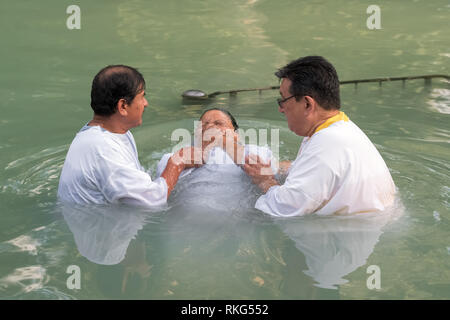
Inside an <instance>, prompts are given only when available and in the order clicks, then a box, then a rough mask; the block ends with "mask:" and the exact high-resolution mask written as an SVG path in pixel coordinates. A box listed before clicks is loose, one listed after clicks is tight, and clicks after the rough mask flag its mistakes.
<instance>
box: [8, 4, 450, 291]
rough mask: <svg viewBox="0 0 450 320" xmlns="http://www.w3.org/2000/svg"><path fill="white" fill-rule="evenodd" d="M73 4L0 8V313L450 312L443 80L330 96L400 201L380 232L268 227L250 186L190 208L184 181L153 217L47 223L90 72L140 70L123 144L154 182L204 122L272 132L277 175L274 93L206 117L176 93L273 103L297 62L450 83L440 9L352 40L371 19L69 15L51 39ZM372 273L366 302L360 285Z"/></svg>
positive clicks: (90, 213)
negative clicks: (278, 304)
mask: <svg viewBox="0 0 450 320" xmlns="http://www.w3.org/2000/svg"><path fill="white" fill-rule="evenodd" d="M71 4H73V3H72V1H66V0H64V1H50V0H44V1H39V2H31V1H12V0H4V1H2V2H1V4H0V9H1V10H0V16H1V19H0V32H1V39H2V45H1V49H0V58H1V61H2V62H3V63H2V64H1V66H0V96H1V100H0V109H1V111H2V116H1V117H0V210H1V211H0V299H109V298H121V299H449V298H450V240H449V239H450V229H449V222H450V221H449V219H450V210H449V209H450V184H449V181H450V179H449V177H450V174H449V172H450V170H449V168H450V164H449V159H450V149H449V143H450V126H449V123H450V85H449V82H448V81H445V80H442V79H434V80H433V81H432V83H431V84H427V85H426V84H425V83H424V81H423V80H412V81H407V82H406V83H405V84H404V85H403V84H402V82H391V83H384V84H383V85H382V86H379V85H378V83H368V84H360V85H358V87H357V88H356V89H355V87H354V86H353V85H343V86H341V101H342V110H343V111H344V112H345V113H346V114H347V115H348V116H349V117H350V119H351V120H352V121H354V122H355V123H356V124H357V125H359V127H360V128H361V129H362V130H364V132H366V134H367V135H368V136H369V137H370V139H371V140H372V141H373V142H374V144H375V145H376V147H377V148H378V150H379V151H380V153H381V155H382V156H383V158H384V159H385V161H386V163H387V165H388V167H389V169H390V170H391V174H392V176H393V179H394V181H395V183H396V186H397V188H398V191H399V192H398V199H397V204H396V207H395V208H394V209H393V210H392V212H389V213H386V214H385V215H383V216H377V215H375V216H371V215H366V216H363V217H359V216H356V217H352V218H348V217H328V218H319V217H315V216H308V217H303V218H297V219H291V220H274V219H271V218H269V217H267V216H265V215H264V214H262V213H261V212H258V211H256V210H254V209H252V202H254V200H255V199H256V198H257V196H258V191H257V190H255V189H254V188H252V186H251V185H250V184H249V181H247V180H245V178H243V177H239V176H238V177H228V178H227V179H225V178H224V179H223V180H220V179H221V177H220V176H219V175H217V172H216V173H215V174H216V176H214V172H213V174H212V177H213V178H214V179H215V182H213V183H211V184H210V185H206V186H204V188H203V191H201V192H200V191H198V193H197V195H198V199H199V200H198V201H192V199H193V196H195V195H196V194H195V192H196V189H195V188H190V187H189V184H188V182H184V184H183V181H181V183H180V185H179V186H177V188H176V190H175V193H174V196H173V197H172V199H171V206H172V207H171V209H170V210H165V211H162V212H143V211H142V210H137V209H135V208H127V207H119V208H111V207H106V208H105V207H100V208H90V209H89V210H85V209H77V208H62V207H61V206H59V205H58V203H57V199H56V191H57V185H58V179H59V174H60V171H61V168H62V165H63V163H64V159H65V155H66V152H67V150H68V147H69V145H70V142H71V141H72V139H73V137H74V135H75V134H76V132H77V131H78V130H79V129H80V128H81V127H82V126H83V125H84V124H85V123H86V122H87V121H89V120H90V118H91V117H92V111H91V109H90V106H89V102H90V85H91V81H92V78H93V76H94V75H95V74H96V73H97V72H98V70H100V69H101V68H102V67H104V66H105V65H108V64H127V65H131V66H134V67H137V68H138V69H139V70H140V71H141V72H142V73H143V75H144V77H145V79H146V81H147V97H148V100H149V107H148V108H147V109H146V112H145V113H144V118H143V125H142V126H140V127H138V128H135V129H133V130H132V132H133V134H134V136H135V139H136V143H137V146H138V151H139V157H140V161H141V163H142V165H143V166H144V167H146V168H148V169H150V170H153V171H152V172H154V169H155V168H156V164H157V162H158V161H159V159H160V158H161V156H162V155H163V154H164V153H166V152H169V151H170V150H171V148H172V147H173V146H174V145H175V144H176V143H177V142H176V141H171V133H172V132H173V131H174V130H175V129H177V128H186V129H188V130H190V131H191V132H192V131H193V130H194V128H193V121H194V120H196V119H197V118H198V117H199V115H200V114H201V112H202V111H203V110H205V109H206V108H208V107H211V106H221V107H224V108H227V109H228V110H230V111H231V112H232V114H233V115H234V116H235V117H236V119H237V121H238V123H239V124H240V126H241V127H242V128H244V129H250V128H254V129H256V130H259V129H269V130H270V129H278V130H279V137H280V149H279V154H280V159H281V160H286V159H291V160H292V159H294V158H295V156H296V153H297V151H298V147H299V145H300V142H301V138H299V137H297V136H295V135H294V134H293V133H291V132H290V131H289V130H288V129H287V125H286V122H285V120H284V117H283V115H281V114H280V113H278V111H277V104H276V101H275V99H276V98H277V97H278V92H277V90H274V91H263V92H261V94H259V93H257V92H248V93H240V94H238V95H236V96H233V97H230V96H228V95H220V96H217V97H216V98H215V99H213V100H211V101H207V102H205V103H186V102H183V101H182V99H181V97H180V95H181V93H182V92H183V91H184V90H187V89H192V88H195V89H201V90H203V91H205V92H213V91H217V90H227V89H238V88H252V87H265V86H269V85H277V84H278V82H277V79H276V77H275V76H274V75H273V73H274V72H275V71H276V70H277V68H279V67H281V66H283V65H285V64H286V63H287V62H289V61H291V60H293V59H296V58H298V57H300V56H306V55H312V54H317V55H322V56H324V57H326V58H327V59H329V60H330V61H331V62H332V63H333V64H334V65H335V67H336V69H337V71H338V74H339V77H340V79H341V80H352V79H364V78H375V77H387V76H409V75H420V74H450V68H449V67H450V49H449V48H450V46H449V45H450V41H449V36H448V28H449V22H448V21H450V4H449V2H448V1H440V0H435V1H390V2H382V3H381V2H380V4H379V6H380V9H381V29H379V30H369V29H368V28H367V26H366V20H367V18H368V17H369V14H367V13H366V9H367V7H368V6H369V5H371V4H375V3H372V1H293V0H282V1H270V0H265V1H264V0H260V1H258V0H248V1H245V0H240V1H239V0H227V1H219V0H209V1H199V0H186V1H175V0H166V1H160V0H154V1H144V0H131V1H99V0H97V1H87V0H80V1H77V5H78V6H79V7H80V9H81V29H79V30H69V29H68V28H67V26H66V20H67V18H68V17H69V14H67V13H66V8H67V7H68V6H69V5H71ZM268 139H269V140H270V135H269V137H268ZM260 142H261V141H260ZM269 144H270V142H269ZM233 179H234V180H233ZM236 179H237V180H236ZM197 186H199V185H197ZM200 187H201V186H200ZM184 191H186V192H187V191H188V193H186V194H184V195H183V192H184ZM208 191H209V192H208ZM69 266H77V267H78V268H79V274H80V277H81V278H80V285H81V287H80V289H76V288H75V289H74V288H72V287H71V286H70V283H71V282H70V281H71V280H70V279H69V285H68V281H67V280H68V278H69V277H70V276H71V273H67V270H68V267H69ZM373 266H375V267H373ZM372 268H378V269H377V270H378V271H379V273H378V274H380V281H381V283H380V288H379V289H370V285H369V286H368V285H367V283H368V278H369V277H370V276H371V274H370V273H368V270H369V271H370V270H372ZM70 270H72V269H70ZM369 280H370V279H369ZM369 282H370V281H369Z"/></svg>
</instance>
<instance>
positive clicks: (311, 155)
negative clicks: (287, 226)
mask: <svg viewBox="0 0 450 320" xmlns="http://www.w3.org/2000/svg"><path fill="white" fill-rule="evenodd" d="M344 116H345V115H344ZM347 119H348V118H347ZM394 194H395V185H394V182H393V180H392V177H391V174H390V173H389V169H388V168H387V166H386V164H385V162H384V160H383V158H382V157H381V155H380V153H379V152H378V150H377V149H376V148H375V146H374V145H373V143H372V142H371V141H370V140H369V138H368V137H367V136H366V135H365V134H364V133H363V132H362V131H361V129H359V128H358V127H357V126H356V125H355V124H354V123H353V122H352V121H349V120H348V121H344V120H341V121H337V122H334V123H332V124H331V125H329V126H328V127H326V128H324V129H321V130H320V131H316V133H314V134H313V135H312V136H311V137H310V138H308V137H305V138H304V139H303V141H302V144H301V146H300V150H299V152H298V155H297V158H296V159H295V161H294V162H292V164H291V167H290V169H289V172H288V176H287V178H286V181H285V183H284V184H283V185H281V186H273V187H271V188H270V189H269V190H268V191H267V193H266V194H264V195H262V196H261V197H260V198H259V199H258V200H257V202H256V204H255V207H256V208H257V209H259V210H261V211H264V212H266V213H268V214H270V215H273V216H279V217H292V216H301V215H304V214H309V213H316V214H318V215H330V214H334V213H336V214H349V213H356V212H368V211H381V210H385V209H386V207H388V206H390V205H391V204H392V203H393V201H394Z"/></svg>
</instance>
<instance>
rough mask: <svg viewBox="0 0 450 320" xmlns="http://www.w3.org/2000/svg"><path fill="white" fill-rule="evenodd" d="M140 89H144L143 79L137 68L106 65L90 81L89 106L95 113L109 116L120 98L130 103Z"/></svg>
mask: <svg viewBox="0 0 450 320" xmlns="http://www.w3.org/2000/svg"><path fill="white" fill-rule="evenodd" d="M142 90H145V80H144V77H143V76H142V74H141V73H140V72H139V71H138V70H137V69H135V68H132V67H129V66H124V65H110V66H107V67H105V68H103V69H102V70H100V71H99V72H98V73H97V75H96V76H95V77H94V80H93V81H92V89H91V108H92V110H94V113H95V114H97V115H102V116H110V115H112V114H114V113H115V112H116V110H117V103H118V102H119V100H120V99H125V100H126V101H127V103H131V102H132V101H133V99H134V98H135V97H136V95H137V94H138V93H140V92H141V91H142Z"/></svg>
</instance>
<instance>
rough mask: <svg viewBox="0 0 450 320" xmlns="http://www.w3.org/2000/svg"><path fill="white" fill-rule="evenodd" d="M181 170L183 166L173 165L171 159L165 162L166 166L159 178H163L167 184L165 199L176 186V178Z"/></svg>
mask: <svg viewBox="0 0 450 320" xmlns="http://www.w3.org/2000/svg"><path fill="white" fill-rule="evenodd" d="M183 170H184V165H183V164H175V163H174V162H173V161H172V159H169V161H167V166H166V168H165V169H164V171H163V173H162V174H161V177H163V178H164V179H165V180H166V183H167V199H169V196H170V193H171V192H172V190H173V188H174V187H175V185H176V184H177V181H178V178H179V176H180V174H181V172H182V171H183Z"/></svg>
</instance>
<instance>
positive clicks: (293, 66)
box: [275, 56, 341, 110]
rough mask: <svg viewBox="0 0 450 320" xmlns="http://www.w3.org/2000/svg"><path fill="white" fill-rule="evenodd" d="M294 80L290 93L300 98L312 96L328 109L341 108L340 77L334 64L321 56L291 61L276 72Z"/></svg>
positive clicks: (280, 75) (282, 76) (277, 74)
mask: <svg viewBox="0 0 450 320" xmlns="http://www.w3.org/2000/svg"><path fill="white" fill-rule="evenodd" d="M275 75H276V76H277V77H278V78H280V79H282V78H287V79H289V80H291V81H292V84H291V87H290V93H291V94H292V95H295V96H296V99H297V101H298V99H300V98H301V97H303V96H311V97H312V98H314V99H315V100H316V101H317V102H318V103H319V104H320V106H321V107H322V108H324V109H326V110H333V109H340V107H341V99H340V95H339V78H338V75H337V72H336V69H335V68H334V67H333V65H332V64H331V63H330V62H328V61H327V60H326V59H325V58H323V57H321V56H307V57H302V58H299V59H297V60H294V61H291V62H290V63H289V64H287V65H286V66H284V67H283V68H281V69H280V70H278V71H277V72H275Z"/></svg>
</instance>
